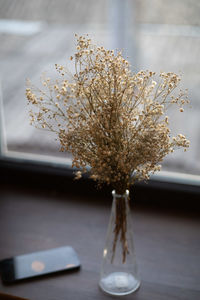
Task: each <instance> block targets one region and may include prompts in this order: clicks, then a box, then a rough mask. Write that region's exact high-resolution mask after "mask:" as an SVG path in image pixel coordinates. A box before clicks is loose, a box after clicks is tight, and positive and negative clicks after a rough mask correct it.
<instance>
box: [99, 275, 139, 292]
mask: <svg viewBox="0 0 200 300" xmlns="http://www.w3.org/2000/svg"><path fill="white" fill-rule="evenodd" d="M99 285H100V287H101V289H102V290H103V291H104V292H106V293H107V294H110V295H115V296H123V295H128V294H131V293H133V292H135V291H136V290H137V289H138V288H139V286H140V281H139V280H138V279H137V278H135V277H134V276H133V275H132V274H130V273H125V272H114V273H111V274H109V275H107V276H106V277H103V278H102V279H101V280H100V282H99Z"/></svg>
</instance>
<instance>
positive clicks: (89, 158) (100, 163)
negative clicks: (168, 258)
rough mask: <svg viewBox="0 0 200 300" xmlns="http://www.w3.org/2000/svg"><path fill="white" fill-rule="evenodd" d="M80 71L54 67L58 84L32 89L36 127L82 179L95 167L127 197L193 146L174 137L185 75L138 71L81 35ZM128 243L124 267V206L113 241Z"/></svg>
mask: <svg viewBox="0 0 200 300" xmlns="http://www.w3.org/2000/svg"><path fill="white" fill-rule="evenodd" d="M76 41H77V47H76V49H77V51H76V53H75V55H74V57H71V58H70V59H71V60H74V61H75V73H74V75H72V76H71V77H70V76H69V74H68V72H67V70H66V69H65V67H64V66H61V65H56V69H57V71H58V73H59V74H60V77H59V79H57V80H56V81H55V82H52V81H51V80H50V79H49V78H47V79H45V78H44V79H43V80H42V83H43V86H44V88H43V89H38V88H37V87H34V86H33V85H32V84H31V83H30V82H29V83H28V84H29V86H28V87H27V89H26V96H27V99H28V101H29V103H30V104H31V105H32V106H33V107H34V110H31V111H30V120H31V124H32V125H35V126H36V127H37V128H43V129H47V130H50V131H52V132H54V133H55V134H56V135H57V137H58V138H59V141H60V144H61V151H67V152H70V153H72V155H73V161H72V166H73V167H76V168H78V169H79V171H77V172H76V178H77V179H78V178H80V177H81V175H82V173H84V172H86V171H87V169H86V167H87V166H90V177H91V178H92V179H94V180H96V181H98V183H100V184H101V183H107V184H110V185H111V186H112V187H113V189H115V190H116V192H117V193H118V194H124V193H125V190H126V189H129V187H130V185H131V184H134V182H135V181H137V180H147V179H148V178H149V176H150V174H152V173H154V172H155V171H159V170H160V165H159V163H160V162H161V161H162V160H163V158H164V157H165V156H166V155H167V154H169V153H171V152H173V151H174V150H175V149H177V148H181V147H183V148H184V149H185V150H186V148H188V147H189V141H188V140H187V139H186V138H185V136H184V135H182V134H178V135H177V136H176V137H171V135H170V129H169V118H168V116H167V115H166V114H167V110H168V109H169V107H170V106H173V105H177V106H178V108H179V110H180V112H183V106H184V104H186V103H188V102H189V101H188V99H187V91H183V90H179V91H178V93H176V94H174V90H175V89H176V88H177V86H178V85H179V83H180V80H181V79H180V77H179V76H178V75H176V74H174V73H171V72H169V73H164V72H161V73H160V74H159V75H158V76H157V78H158V82H156V80H155V79H154V78H156V74H155V72H151V71H140V72H138V73H133V72H132V71H131V70H130V65H129V62H128V61H127V60H126V59H124V58H123V56H122V53H121V52H117V53H116V54H115V52H114V51H113V50H112V51H110V50H106V49H104V47H98V46H96V45H94V44H93V43H92V42H91V40H90V39H89V38H88V36H80V37H79V36H77V35H76ZM119 237H120V239H121V242H122V252H123V261H125V260H126V255H127V253H128V248H127V242H126V215H125V214H124V210H123V203H121V204H119V203H118V207H117V213H116V226H115V240H114V242H113V253H114V252H115V246H116V242H117V240H118V238H119Z"/></svg>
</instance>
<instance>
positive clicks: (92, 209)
mask: <svg viewBox="0 0 200 300" xmlns="http://www.w3.org/2000/svg"><path fill="white" fill-rule="evenodd" d="M66 191H68V182H67V181H66ZM102 196H103V193H99V195H98V194H97V195H95V194H93V195H92V194H91V195H89V194H88V193H84V192H81V191H79V193H78V192H77V188H76V190H74V191H73V187H71V188H70V190H69V191H68V192H65V193H58V191H57V190H56V187H54V186H53V185H52V187H51V189H50V190H48V191H47V190H45V189H43V190H38V189H37V188H36V187H35V188H30V187H29V188H21V187H14V186H12V185H11V184H9V183H7V184H5V183H4V184H1V185H0V229H1V234H0V259H4V258H7V257H9V256H14V255H20V254H23V253H29V252H33V251H39V250H45V249H49V248H54V247H59V246H63V245H71V246H73V247H74V248H75V250H76V251H77V253H78V255H79V258H80V260H81V263H82V268H81V270H80V271H77V272H73V273H69V274H67V273H65V274H59V275H51V276H46V277H44V278H38V279H35V280H27V281H25V282H21V283H18V284H13V285H11V286H5V285H3V284H2V283H0V292H4V293H7V294H12V295H15V296H19V297H24V298H29V299H30V300H58V299H59V300H64V299H65V300H66V299H74V300H76V299H81V300H86V299H87V300H89V299H97V300H98V299H109V298H110V296H107V295H105V294H103V293H102V292H101V291H100V290H99V288H98V280H99V270H100V264H101V256H102V248H103V246H104V239H105V234H106V228H107V224H108V218H109V214H110V206H111V199H109V195H108V196H104V197H102ZM189 202H190V198H188V205H189ZM132 218H133V227H134V228H133V229H134V241H135V247H136V252H137V260H138V264H139V269H140V273H141V279H142V284H141V287H140V289H139V290H138V291H137V292H136V293H135V294H132V295H129V296H126V297H125V299H127V300H128V299H133V300H134V299H137V300H173V299H174V300H175V299H176V300H179V299H181V300H186V299H187V300H199V299H200V235H199V232H200V220H199V214H198V213H197V212H196V213H192V212H187V211H182V209H181V208H180V210H179V211H173V210H170V209H168V210H166V209H158V208H157V209H156V207H154V208H152V207H150V205H146V206H144V204H140V203H139V201H138V202H137V203H136V204H135V205H132ZM2 299H3V298H2Z"/></svg>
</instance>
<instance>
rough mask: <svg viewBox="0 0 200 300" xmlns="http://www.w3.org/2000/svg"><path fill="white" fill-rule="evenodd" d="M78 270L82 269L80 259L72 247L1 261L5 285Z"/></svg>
mask: <svg viewBox="0 0 200 300" xmlns="http://www.w3.org/2000/svg"><path fill="white" fill-rule="evenodd" d="M78 268H80V261H79V258H78V256H77V254H76V252H75V250H74V249H73V248H72V247H70V246H65V247H60V248H55V249H50V250H46V251H39V252H34V253H29V254H24V255H19V256H15V257H12V258H7V259H4V260H1V261H0V273H1V278H2V281H3V283H13V282H15V281H18V280H22V279H25V278H30V277H35V276H41V275H44V274H50V273H53V272H59V271H65V270H66V271H67V270H72V269H78Z"/></svg>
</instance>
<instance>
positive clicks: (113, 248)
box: [99, 190, 140, 296]
mask: <svg viewBox="0 0 200 300" xmlns="http://www.w3.org/2000/svg"><path fill="white" fill-rule="evenodd" d="M112 195H113V204H112V210H111V216H110V221H109V225H108V231H107V236H106V242H105V247H104V250H103V260H102V266H101V273H100V281H99V285H100V287H101V289H102V290H103V291H104V292H106V293H108V294H111V295H116V296H123V295H128V294H130V293H133V292H134V291H136V290H137V289H138V288H139V286H140V280H139V277H138V269H137V264H136V257H135V250H134V245H133V236H132V222H131V216H130V206H129V191H128V190H126V193H125V194H124V195H119V194H116V192H115V191H113V192H112Z"/></svg>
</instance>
